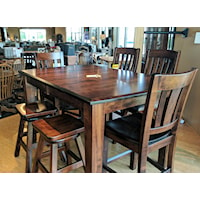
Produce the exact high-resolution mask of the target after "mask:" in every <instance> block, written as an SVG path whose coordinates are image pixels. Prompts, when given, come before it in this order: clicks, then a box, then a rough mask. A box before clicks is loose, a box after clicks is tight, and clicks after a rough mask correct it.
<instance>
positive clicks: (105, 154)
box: [103, 136, 109, 168]
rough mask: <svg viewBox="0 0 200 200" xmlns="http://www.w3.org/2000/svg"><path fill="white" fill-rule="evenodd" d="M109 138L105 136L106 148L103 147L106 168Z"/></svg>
mask: <svg viewBox="0 0 200 200" xmlns="http://www.w3.org/2000/svg"><path fill="white" fill-rule="evenodd" d="M108 143H109V141H108V138H107V137H106V136H104V147H103V167H104V168H106V167H107V166H108V163H107V160H108Z"/></svg>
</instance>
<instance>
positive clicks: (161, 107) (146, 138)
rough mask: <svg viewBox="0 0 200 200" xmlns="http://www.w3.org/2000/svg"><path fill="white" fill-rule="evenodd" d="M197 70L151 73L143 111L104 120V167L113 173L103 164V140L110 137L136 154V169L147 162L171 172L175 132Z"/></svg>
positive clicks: (144, 166) (141, 167) (140, 170)
mask: <svg viewBox="0 0 200 200" xmlns="http://www.w3.org/2000/svg"><path fill="white" fill-rule="evenodd" d="M197 71H198V70H197V69H193V70H191V71H189V72H185V73H180V74H170V75H164V74H154V75H152V77H151V80H150V85H149V90H148V93H147V99H146V104H145V109H144V112H143V114H141V113H134V114H132V115H129V116H125V117H121V118H118V119H115V120H111V121H108V122H107V123H106V131H105V148H104V168H105V169H106V170H108V171H110V172H113V170H112V169H111V168H110V167H108V165H107V153H108V152H107V150H108V145H107V143H108V138H111V139H113V140H114V141H116V142H117V143H120V144H121V145H123V146H125V147H127V148H128V149H130V150H132V151H133V152H134V153H137V154H138V169H137V170H138V172H146V163H147V161H149V162H150V163H151V164H153V165H154V166H155V167H156V168H158V169H159V170H160V171H162V172H173V157H174V151H175V143H176V131H177V128H178V124H179V120H180V117H181V115H182V112H183V109H184V106H185V103H186V100H187V97H188V94H189V91H190V89H191V86H192V83H193V80H194V78H195V75H196V73H197ZM158 99H159V100H158ZM157 102H158V105H157V109H154V106H155V104H157ZM155 150H158V151H159V154H158V160H153V159H152V158H150V157H148V155H149V153H150V152H152V151H155ZM133 159H134V157H133Z"/></svg>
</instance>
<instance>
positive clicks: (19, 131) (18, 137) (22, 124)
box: [15, 118, 25, 157]
mask: <svg viewBox="0 0 200 200" xmlns="http://www.w3.org/2000/svg"><path fill="white" fill-rule="evenodd" d="M24 123H25V120H23V119H22V118H21V119H20V124H19V129H18V136H17V142H16V146H15V157H18V156H19V153H20V146H21V144H20V141H21V140H22V136H23V131H24Z"/></svg>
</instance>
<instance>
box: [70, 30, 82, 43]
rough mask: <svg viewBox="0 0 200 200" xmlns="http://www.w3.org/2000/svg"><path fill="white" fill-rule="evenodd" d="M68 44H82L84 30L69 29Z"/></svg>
mask: <svg viewBox="0 0 200 200" xmlns="http://www.w3.org/2000/svg"><path fill="white" fill-rule="evenodd" d="M66 29H67V42H77V41H79V42H81V41H82V28H81V27H67V28H66Z"/></svg>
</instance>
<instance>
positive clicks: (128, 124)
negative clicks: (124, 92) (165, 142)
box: [106, 113, 170, 144]
mask: <svg viewBox="0 0 200 200" xmlns="http://www.w3.org/2000/svg"><path fill="white" fill-rule="evenodd" d="M141 121H142V114H141V113H134V114H133V115H129V116H125V117H121V118H118V119H115V120H111V121H108V122H106V128H107V129H111V130H112V131H114V132H115V134H116V135H117V136H118V137H121V138H129V139H132V140H135V141H139V136H140V128H141ZM169 135H170V131H168V132H164V133H160V134H156V135H151V136H150V140H149V144H153V143H155V142H157V141H159V140H161V139H164V138H165V137H167V136H169Z"/></svg>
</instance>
